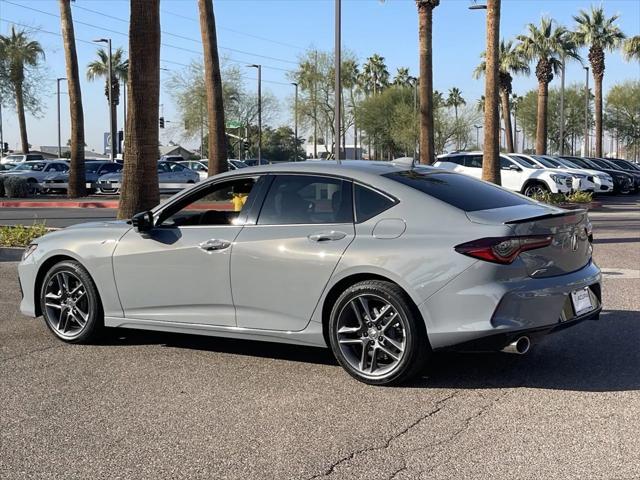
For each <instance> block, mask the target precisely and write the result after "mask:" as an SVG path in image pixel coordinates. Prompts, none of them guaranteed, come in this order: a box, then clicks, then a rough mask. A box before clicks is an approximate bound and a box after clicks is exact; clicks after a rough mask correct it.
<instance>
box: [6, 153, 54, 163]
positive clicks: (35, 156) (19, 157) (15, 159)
mask: <svg viewBox="0 0 640 480" xmlns="http://www.w3.org/2000/svg"><path fill="white" fill-rule="evenodd" d="M32 160H44V157H43V156H42V154H40V153H26V154H25V153H12V154H11V155H7V156H6V157H3V158H2V161H1V163H22V162H28V161H32Z"/></svg>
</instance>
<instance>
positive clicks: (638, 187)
mask: <svg viewBox="0 0 640 480" xmlns="http://www.w3.org/2000/svg"><path fill="white" fill-rule="evenodd" d="M589 160H591V161H592V162H594V163H596V164H598V165H601V166H603V167H608V168H611V169H612V170H616V171H618V172H623V173H626V174H627V175H631V177H632V178H633V184H632V186H631V190H632V191H633V192H634V193H638V192H640V172H638V171H636V170H635V169H631V170H629V169H628V168H623V167H621V166H620V165H618V164H617V163H615V162H612V161H611V160H608V159H604V158H589Z"/></svg>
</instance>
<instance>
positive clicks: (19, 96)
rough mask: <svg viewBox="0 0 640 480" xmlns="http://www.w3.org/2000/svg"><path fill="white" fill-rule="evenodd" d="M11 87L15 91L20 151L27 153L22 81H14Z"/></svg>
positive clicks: (27, 142) (27, 144) (27, 140)
mask: <svg viewBox="0 0 640 480" xmlns="http://www.w3.org/2000/svg"><path fill="white" fill-rule="evenodd" d="M13 89H14V91H15V92H16V111H17V112H18V126H19V127H20V143H21V144H22V153H29V139H28V138H27V120H26V118H25V115H24V96H23V95H24V93H23V91H22V82H20V81H18V82H14V83H13Z"/></svg>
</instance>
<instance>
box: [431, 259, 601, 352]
mask: <svg viewBox="0 0 640 480" xmlns="http://www.w3.org/2000/svg"><path fill="white" fill-rule="evenodd" d="M511 273H512V272H510V271H509V269H505V268H504V266H500V265H493V264H489V263H487V262H482V261H479V262H478V263H476V264H474V265H473V266H472V267H470V268H469V269H468V270H467V271H466V272H465V273H464V274H462V275H460V276H458V277H457V278H455V279H454V280H453V281H451V282H450V283H449V284H447V285H446V286H445V287H444V288H442V289H441V290H440V291H438V292H437V293H436V294H434V295H433V296H431V297H430V298H429V299H427V300H426V301H425V302H424V303H422V304H421V305H420V306H419V309H420V312H421V313H422V316H423V318H424V320H425V323H426V328H427V332H428V335H429V342H430V344H431V347H432V348H434V349H440V348H451V347H454V346H456V345H460V344H465V343H467V342H472V341H478V340H479V339H482V338H486V337H491V336H494V335H503V336H507V337H508V336H509V335H515V334H517V333H520V332H523V331H533V330H541V331H544V330H551V329H553V328H556V327H558V326H559V325H563V324H565V325H568V324H570V323H571V322H572V321H573V320H575V318H574V317H573V316H572V315H567V313H566V311H565V308H566V305H567V301H568V299H569V296H570V294H571V292H572V291H574V290H578V289H581V288H584V287H590V288H591V290H592V292H593V293H594V295H595V297H596V298H597V300H598V304H597V305H596V310H593V311H591V312H589V314H593V313H594V312H596V311H599V308H601V304H600V303H601V294H600V284H601V274H600V269H599V268H598V267H597V266H596V265H595V264H594V263H593V262H589V263H588V264H587V265H585V266H584V267H583V268H581V269H580V270H577V271H575V272H572V273H568V274H564V275H558V276H555V277H547V278H530V277H528V276H523V277H515V278H514V277H513V276H511ZM563 312H565V313H563Z"/></svg>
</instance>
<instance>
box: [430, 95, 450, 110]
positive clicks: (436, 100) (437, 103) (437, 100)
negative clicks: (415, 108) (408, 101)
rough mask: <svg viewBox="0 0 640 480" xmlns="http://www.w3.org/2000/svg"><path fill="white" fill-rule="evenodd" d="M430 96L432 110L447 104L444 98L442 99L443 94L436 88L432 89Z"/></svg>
mask: <svg viewBox="0 0 640 480" xmlns="http://www.w3.org/2000/svg"><path fill="white" fill-rule="evenodd" d="M431 98H433V109H434V110H438V109H439V108H442V107H444V106H445V105H446V104H447V102H446V100H445V99H444V95H443V94H442V92H439V91H438V90H434V91H433V95H431Z"/></svg>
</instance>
